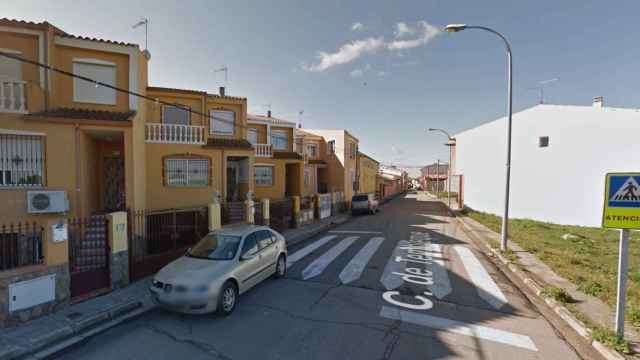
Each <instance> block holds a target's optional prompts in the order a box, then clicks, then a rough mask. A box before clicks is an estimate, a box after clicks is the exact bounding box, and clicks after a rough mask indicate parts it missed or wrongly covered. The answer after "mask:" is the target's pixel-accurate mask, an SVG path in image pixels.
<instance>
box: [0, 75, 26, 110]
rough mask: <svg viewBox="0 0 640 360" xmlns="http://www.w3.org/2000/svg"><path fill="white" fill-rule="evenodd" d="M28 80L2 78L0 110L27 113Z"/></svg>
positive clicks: (0, 84) (0, 83)
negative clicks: (26, 90)
mask: <svg viewBox="0 0 640 360" xmlns="http://www.w3.org/2000/svg"><path fill="white" fill-rule="evenodd" d="M26 83H27V82H26V81H22V80H11V79H6V78H5V79H0V112H12V113H26V112H27V106H26V101H25V96H24V92H25V84H26Z"/></svg>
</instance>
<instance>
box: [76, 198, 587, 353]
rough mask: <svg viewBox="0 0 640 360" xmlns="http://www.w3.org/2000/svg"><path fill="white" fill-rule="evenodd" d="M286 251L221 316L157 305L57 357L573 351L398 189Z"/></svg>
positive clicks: (445, 225)
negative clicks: (378, 207)
mask: <svg viewBox="0 0 640 360" xmlns="http://www.w3.org/2000/svg"><path fill="white" fill-rule="evenodd" d="M311 250H313V251H311ZM296 253H297V255H295V254H296ZM305 254H306V255H305ZM289 255H290V259H292V260H296V261H295V262H294V263H293V264H291V266H290V267H289V269H288V275H287V276H286V278H284V279H279V280H276V279H270V280H267V281H265V282H263V283H262V284H260V285H258V286H257V287H255V288H254V289H252V290H251V291H249V292H248V293H246V294H245V295H243V297H242V298H241V299H240V303H239V305H238V308H237V309H236V311H235V312H234V313H233V314H232V315H231V316H230V317H227V318H218V317H216V316H214V315H207V316H188V315H181V314H175V313H171V312H167V311H164V310H160V309H158V310H154V311H152V312H150V313H148V314H146V315H144V316H142V317H140V318H137V319H135V320H133V321H131V322H128V323H126V324H122V325H120V326H118V327H115V328H113V329H111V330H109V331H107V332H105V333H102V334H101V335H99V336H97V337H95V338H92V339H91V340H90V341H88V342H86V343H84V344H82V345H80V346H79V347H76V348H74V349H73V350H71V351H70V352H67V353H66V354H64V355H63V358H64V359H305V360H311V359H366V360H371V359H518V360H527V359H562V360H570V359H578V358H579V357H578V356H577V355H576V353H575V352H574V351H573V349H572V348H571V347H570V346H569V345H568V344H567V343H566V342H565V341H564V340H563V339H562V338H561V337H560V336H559V335H558V334H556V332H555V331H554V330H553V328H552V327H551V325H550V324H549V323H548V322H547V321H546V320H545V319H544V318H543V317H542V316H541V315H540V314H539V313H538V312H537V311H536V310H535V308H534V306H533V305H532V304H530V303H529V302H528V301H527V300H526V298H525V297H524V296H523V295H522V294H521V293H520V292H519V290H518V289H517V288H515V287H514V286H513V284H511V283H510V282H509V280H508V279H507V278H505V277H504V276H503V275H502V274H501V273H500V272H499V270H498V269H496V268H495V267H494V266H493V265H492V264H491V263H490V262H489V261H488V260H487V259H486V258H485V257H484V255H483V254H482V253H480V252H479V251H478V250H477V249H476V247H475V246H474V245H473V244H472V243H471V240H469V239H468V238H467V237H466V236H465V234H464V232H463V231H462V229H461V228H460V227H459V226H457V225H456V223H455V222H453V221H452V219H451V218H450V217H448V216H446V212H445V208H444V206H443V205H442V204H440V203H438V202H433V201H429V200H428V199H423V198H417V197H416V195H414V194H409V195H407V196H406V197H403V198H399V199H396V200H394V201H392V202H390V203H388V204H386V205H385V206H384V208H383V209H382V211H381V212H380V213H378V214H377V215H373V216H367V215H365V216H358V217H356V218H354V219H353V220H351V221H349V222H347V223H345V224H343V225H342V226H340V227H338V228H336V229H334V230H332V231H329V232H327V233H324V234H321V235H319V236H317V237H315V238H313V239H310V240H308V241H306V242H304V243H303V244H299V245H298V246H296V247H295V248H293V249H290V251H289Z"/></svg>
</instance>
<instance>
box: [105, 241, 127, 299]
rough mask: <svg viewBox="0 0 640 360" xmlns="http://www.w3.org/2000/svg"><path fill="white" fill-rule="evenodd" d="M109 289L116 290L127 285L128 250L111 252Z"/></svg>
mask: <svg viewBox="0 0 640 360" xmlns="http://www.w3.org/2000/svg"><path fill="white" fill-rule="evenodd" d="M110 260H111V263H110V264H109V270H110V271H111V290H116V289H120V288H123V287H125V286H127V285H129V252H128V251H126V250H125V251H120V252H117V253H111V259H110Z"/></svg>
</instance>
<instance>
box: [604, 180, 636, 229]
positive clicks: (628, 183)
mask: <svg viewBox="0 0 640 360" xmlns="http://www.w3.org/2000/svg"><path fill="white" fill-rule="evenodd" d="M602 227H605V228H614V229H640V173H609V174H607V176H606V182H605V199H604V210H603V212H602Z"/></svg>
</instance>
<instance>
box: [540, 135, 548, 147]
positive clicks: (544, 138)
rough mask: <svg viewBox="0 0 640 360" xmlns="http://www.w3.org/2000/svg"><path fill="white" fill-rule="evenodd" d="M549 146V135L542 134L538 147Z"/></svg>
mask: <svg viewBox="0 0 640 360" xmlns="http://www.w3.org/2000/svg"><path fill="white" fill-rule="evenodd" d="M548 146H549V137H548V136H540V137H539V138H538V147H548Z"/></svg>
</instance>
